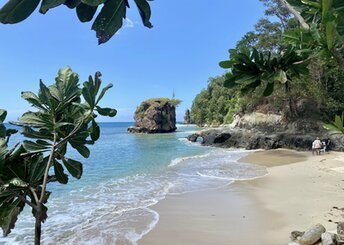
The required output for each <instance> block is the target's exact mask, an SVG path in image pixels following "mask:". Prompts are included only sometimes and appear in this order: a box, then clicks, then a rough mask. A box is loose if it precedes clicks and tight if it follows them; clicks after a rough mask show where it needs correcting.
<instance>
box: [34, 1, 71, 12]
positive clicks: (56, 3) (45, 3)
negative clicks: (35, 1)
mask: <svg viewBox="0 0 344 245" xmlns="http://www.w3.org/2000/svg"><path fill="white" fill-rule="evenodd" d="M65 1H66V0H43V1H42V4H41V8H40V9H39V12H41V13H42V14H45V13H46V12H47V11H48V10H49V9H51V8H55V7H57V6H59V5H61V4H63V3H64V2H65Z"/></svg>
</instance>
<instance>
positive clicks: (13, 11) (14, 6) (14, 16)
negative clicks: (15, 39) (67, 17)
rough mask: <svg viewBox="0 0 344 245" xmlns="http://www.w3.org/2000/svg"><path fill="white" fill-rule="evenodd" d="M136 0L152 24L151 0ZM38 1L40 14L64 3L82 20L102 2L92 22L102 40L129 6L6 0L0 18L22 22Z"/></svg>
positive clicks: (95, 0) (90, 0)
mask: <svg viewBox="0 0 344 245" xmlns="http://www.w3.org/2000/svg"><path fill="white" fill-rule="evenodd" d="M134 1H135V4H136V6H137V8H138V10H139V13H140V15H141V18H142V22H143V25H144V26H146V27H148V28H152V27H153V25H152V24H151V22H150V17H151V9H150V6H149V3H148V1H151V0H134ZM39 4H40V7H39V12H40V13H41V14H46V13H47V12H48V10H50V9H52V8H55V7H58V6H61V5H65V6H67V7H68V8H70V9H75V10H76V14H77V16H78V18H79V20H80V22H89V21H91V20H92V19H93V17H94V16H95V15H96V13H97V10H98V8H100V6H102V7H101V10H100V11H98V12H99V13H98V15H97V17H96V18H95V20H94V21H93V24H92V30H94V31H95V32H96V37H97V38H98V43H99V44H102V43H105V42H107V41H108V40H109V39H110V38H111V37H112V36H113V35H115V33H116V32H117V31H118V30H119V29H120V28H121V27H122V25H123V19H125V18H126V11H127V8H129V2H128V0H7V3H6V4H5V5H4V6H3V7H2V8H1V9H0V22H1V23H3V24H15V23H18V22H21V21H23V20H25V19H26V18H28V17H29V16H30V15H31V14H32V13H33V12H34V11H35V9H36V8H37V7H38V5H39Z"/></svg>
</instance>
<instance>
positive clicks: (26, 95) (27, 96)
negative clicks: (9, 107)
mask: <svg viewBox="0 0 344 245" xmlns="http://www.w3.org/2000/svg"><path fill="white" fill-rule="evenodd" d="M21 97H22V98H23V99H24V100H27V101H28V102H29V103H30V104H31V105H33V106H35V107H36V108H38V109H43V110H45V107H44V106H43V105H42V103H41V101H40V100H39V98H38V97H37V95H35V94H34V93H32V92H22V93H21Z"/></svg>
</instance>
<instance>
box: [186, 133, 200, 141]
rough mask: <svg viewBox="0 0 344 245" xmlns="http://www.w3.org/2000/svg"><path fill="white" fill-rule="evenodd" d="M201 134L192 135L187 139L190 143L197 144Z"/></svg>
mask: <svg viewBox="0 0 344 245" xmlns="http://www.w3.org/2000/svg"><path fill="white" fill-rule="evenodd" d="M198 136H199V134H191V135H189V136H188V137H187V139H188V141H190V142H196V141H197V138H198Z"/></svg>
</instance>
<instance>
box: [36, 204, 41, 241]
mask: <svg viewBox="0 0 344 245" xmlns="http://www.w3.org/2000/svg"><path fill="white" fill-rule="evenodd" d="M41 217H42V205H41V203H37V215H36V223H35V245H40V244H41V233H42V221H41Z"/></svg>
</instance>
